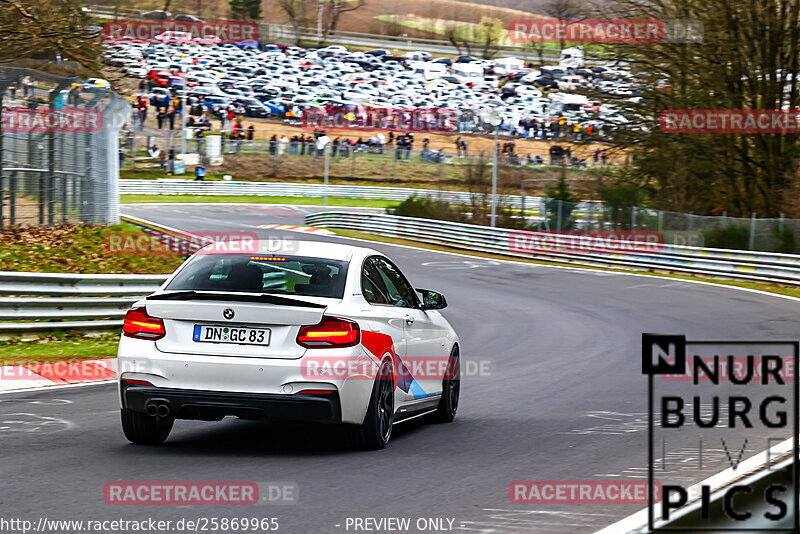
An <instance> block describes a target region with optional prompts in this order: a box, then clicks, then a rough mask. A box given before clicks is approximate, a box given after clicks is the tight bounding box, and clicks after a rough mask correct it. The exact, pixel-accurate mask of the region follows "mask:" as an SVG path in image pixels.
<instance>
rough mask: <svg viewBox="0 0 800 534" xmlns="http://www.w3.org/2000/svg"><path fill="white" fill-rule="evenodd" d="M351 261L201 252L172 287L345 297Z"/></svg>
mask: <svg viewBox="0 0 800 534" xmlns="http://www.w3.org/2000/svg"><path fill="white" fill-rule="evenodd" d="M346 275H347V262H345V261H339V260H330V259H325V258H308V257H301V256H253V255H244V254H241V255H240V254H207V255H204V254H200V255H198V256H195V257H194V258H193V259H192V260H191V261H190V262H189V263H188V264H187V265H186V266H185V267H184V268H183V269H181V271H180V272H179V273H178V274H177V275H176V276H175V278H174V279H173V280H172V281H171V282H170V283H169V285H167V287H166V289H167V290H168V291H173V290H194V291H232V292H245V293H270V294H280V295H283V294H290V295H306V296H310V297H331V298H339V299H340V298H342V296H343V295H344V282H345V277H346Z"/></svg>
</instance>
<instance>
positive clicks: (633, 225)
mask: <svg viewBox="0 0 800 534" xmlns="http://www.w3.org/2000/svg"><path fill="white" fill-rule="evenodd" d="M631 230H636V206H634V207H633V209H632V210H631Z"/></svg>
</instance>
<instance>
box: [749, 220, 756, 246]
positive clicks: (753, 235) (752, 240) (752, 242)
mask: <svg viewBox="0 0 800 534" xmlns="http://www.w3.org/2000/svg"><path fill="white" fill-rule="evenodd" d="M755 244H756V212H753V213H752V215H750V250H753V248H754V247H755Z"/></svg>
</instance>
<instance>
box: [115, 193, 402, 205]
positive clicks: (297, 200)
mask: <svg viewBox="0 0 800 534" xmlns="http://www.w3.org/2000/svg"><path fill="white" fill-rule="evenodd" d="M120 201H121V202H122V203H123V204H137V203H144V202H158V203H162V202H163V203H169V202H203V203H209V204H215V203H237V204H295V205H313V206H322V205H323V199H322V198H321V197H273V196H259V195H214V196H212V195H120ZM397 204H399V202H398V201H397V200H383V199H368V198H341V197H328V205H329V206H350V207H364V208H389V207H393V206H396V205H397Z"/></svg>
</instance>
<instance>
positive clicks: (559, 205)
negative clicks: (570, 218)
mask: <svg viewBox="0 0 800 534" xmlns="http://www.w3.org/2000/svg"><path fill="white" fill-rule="evenodd" d="M562 203H563V201H562V200H561V199H560V198H559V199H558V220H556V232H560V231H561V204H562Z"/></svg>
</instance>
